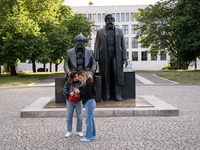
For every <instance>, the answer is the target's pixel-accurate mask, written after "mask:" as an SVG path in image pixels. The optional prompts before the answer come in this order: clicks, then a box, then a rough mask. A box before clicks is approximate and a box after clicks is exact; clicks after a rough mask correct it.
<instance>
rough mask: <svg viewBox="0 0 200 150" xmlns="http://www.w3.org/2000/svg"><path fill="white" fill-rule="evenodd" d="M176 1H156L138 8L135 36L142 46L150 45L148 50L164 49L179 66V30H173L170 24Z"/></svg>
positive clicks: (179, 66) (173, 17) (174, 17)
mask: <svg viewBox="0 0 200 150" xmlns="http://www.w3.org/2000/svg"><path fill="white" fill-rule="evenodd" d="M176 5H177V2H176V1H175V0H168V1H164V2H157V3H156V4H155V5H150V6H148V7H146V8H145V9H139V15H138V17H137V20H138V21H139V24H138V27H137V30H138V34H137V38H139V41H140V42H141V43H142V44H143V46H147V47H150V51H166V52H168V53H169V54H173V56H175V57H176V58H177V60H178V61H177V68H178V69H180V68H181V60H182V59H181V55H180V50H179V49H178V47H177V41H179V40H181V39H180V37H179V34H180V31H179V30H176V31H174V30H173V29H172V28H171V26H170V21H171V20H176V19H177V16H175V15H174V10H175V9H176Z"/></svg>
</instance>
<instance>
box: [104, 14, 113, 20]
mask: <svg viewBox="0 0 200 150" xmlns="http://www.w3.org/2000/svg"><path fill="white" fill-rule="evenodd" d="M108 16H111V17H112V18H114V17H113V15H112V14H107V15H106V16H105V18H104V21H105V22H106V19H107V18H108Z"/></svg>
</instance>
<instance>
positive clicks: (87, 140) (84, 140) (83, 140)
mask: <svg viewBox="0 0 200 150" xmlns="http://www.w3.org/2000/svg"><path fill="white" fill-rule="evenodd" d="M80 141H81V142H90V141H91V140H90V139H88V138H86V137H84V138H82V139H80Z"/></svg>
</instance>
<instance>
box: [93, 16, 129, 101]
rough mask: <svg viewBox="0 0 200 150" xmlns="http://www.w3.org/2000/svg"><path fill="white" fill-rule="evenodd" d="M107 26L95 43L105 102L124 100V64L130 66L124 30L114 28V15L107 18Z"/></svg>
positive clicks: (101, 30) (97, 36)
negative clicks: (122, 89)
mask: <svg viewBox="0 0 200 150" xmlns="http://www.w3.org/2000/svg"><path fill="white" fill-rule="evenodd" d="M105 22H106V26H105V27H103V28H101V29H99V30H98V31H97V35H96V42H95V48H94V53H95V59H96V61H97V62H98V64H99V73H100V76H101V80H102V98H103V100H112V99H114V100H122V92H121V86H122V85H123V84H124V72H123V64H125V66H127V65H128V62H127V56H126V55H127V51H126V47H125V42H124V34H123V31H122V29H120V28H117V27H115V26H114V22H115V19H114V17H113V16H112V14H108V15H106V16H105Z"/></svg>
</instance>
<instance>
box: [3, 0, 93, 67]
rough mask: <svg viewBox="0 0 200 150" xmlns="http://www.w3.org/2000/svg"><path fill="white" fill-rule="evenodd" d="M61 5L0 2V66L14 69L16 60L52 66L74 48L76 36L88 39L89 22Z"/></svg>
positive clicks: (34, 0) (43, 0)
mask: <svg viewBox="0 0 200 150" xmlns="http://www.w3.org/2000/svg"><path fill="white" fill-rule="evenodd" d="M62 3H63V0H31V1H28V0H12V1H10V0H1V1H0V8H1V9H0V27H1V28H0V64H5V63H6V64H9V65H10V66H14V65H15V62H16V60H18V59H23V60H26V59H30V60H32V62H33V64H34V62H35V61H38V62H41V63H48V62H54V63H56V62H58V60H62V59H63V57H64V56H65V53H66V50H67V49H69V48H72V47H73V46H74V41H73V38H74V37H75V36H76V35H77V34H79V33H80V32H82V33H83V34H84V35H85V36H86V37H87V40H89V39H90V33H91V30H92V29H91V28H92V23H91V22H89V21H88V20H87V19H86V18H85V17H84V16H83V15H82V14H75V15H73V12H72V9H71V7H69V6H64V5H63V4H62ZM12 68H13V67H12Z"/></svg>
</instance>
